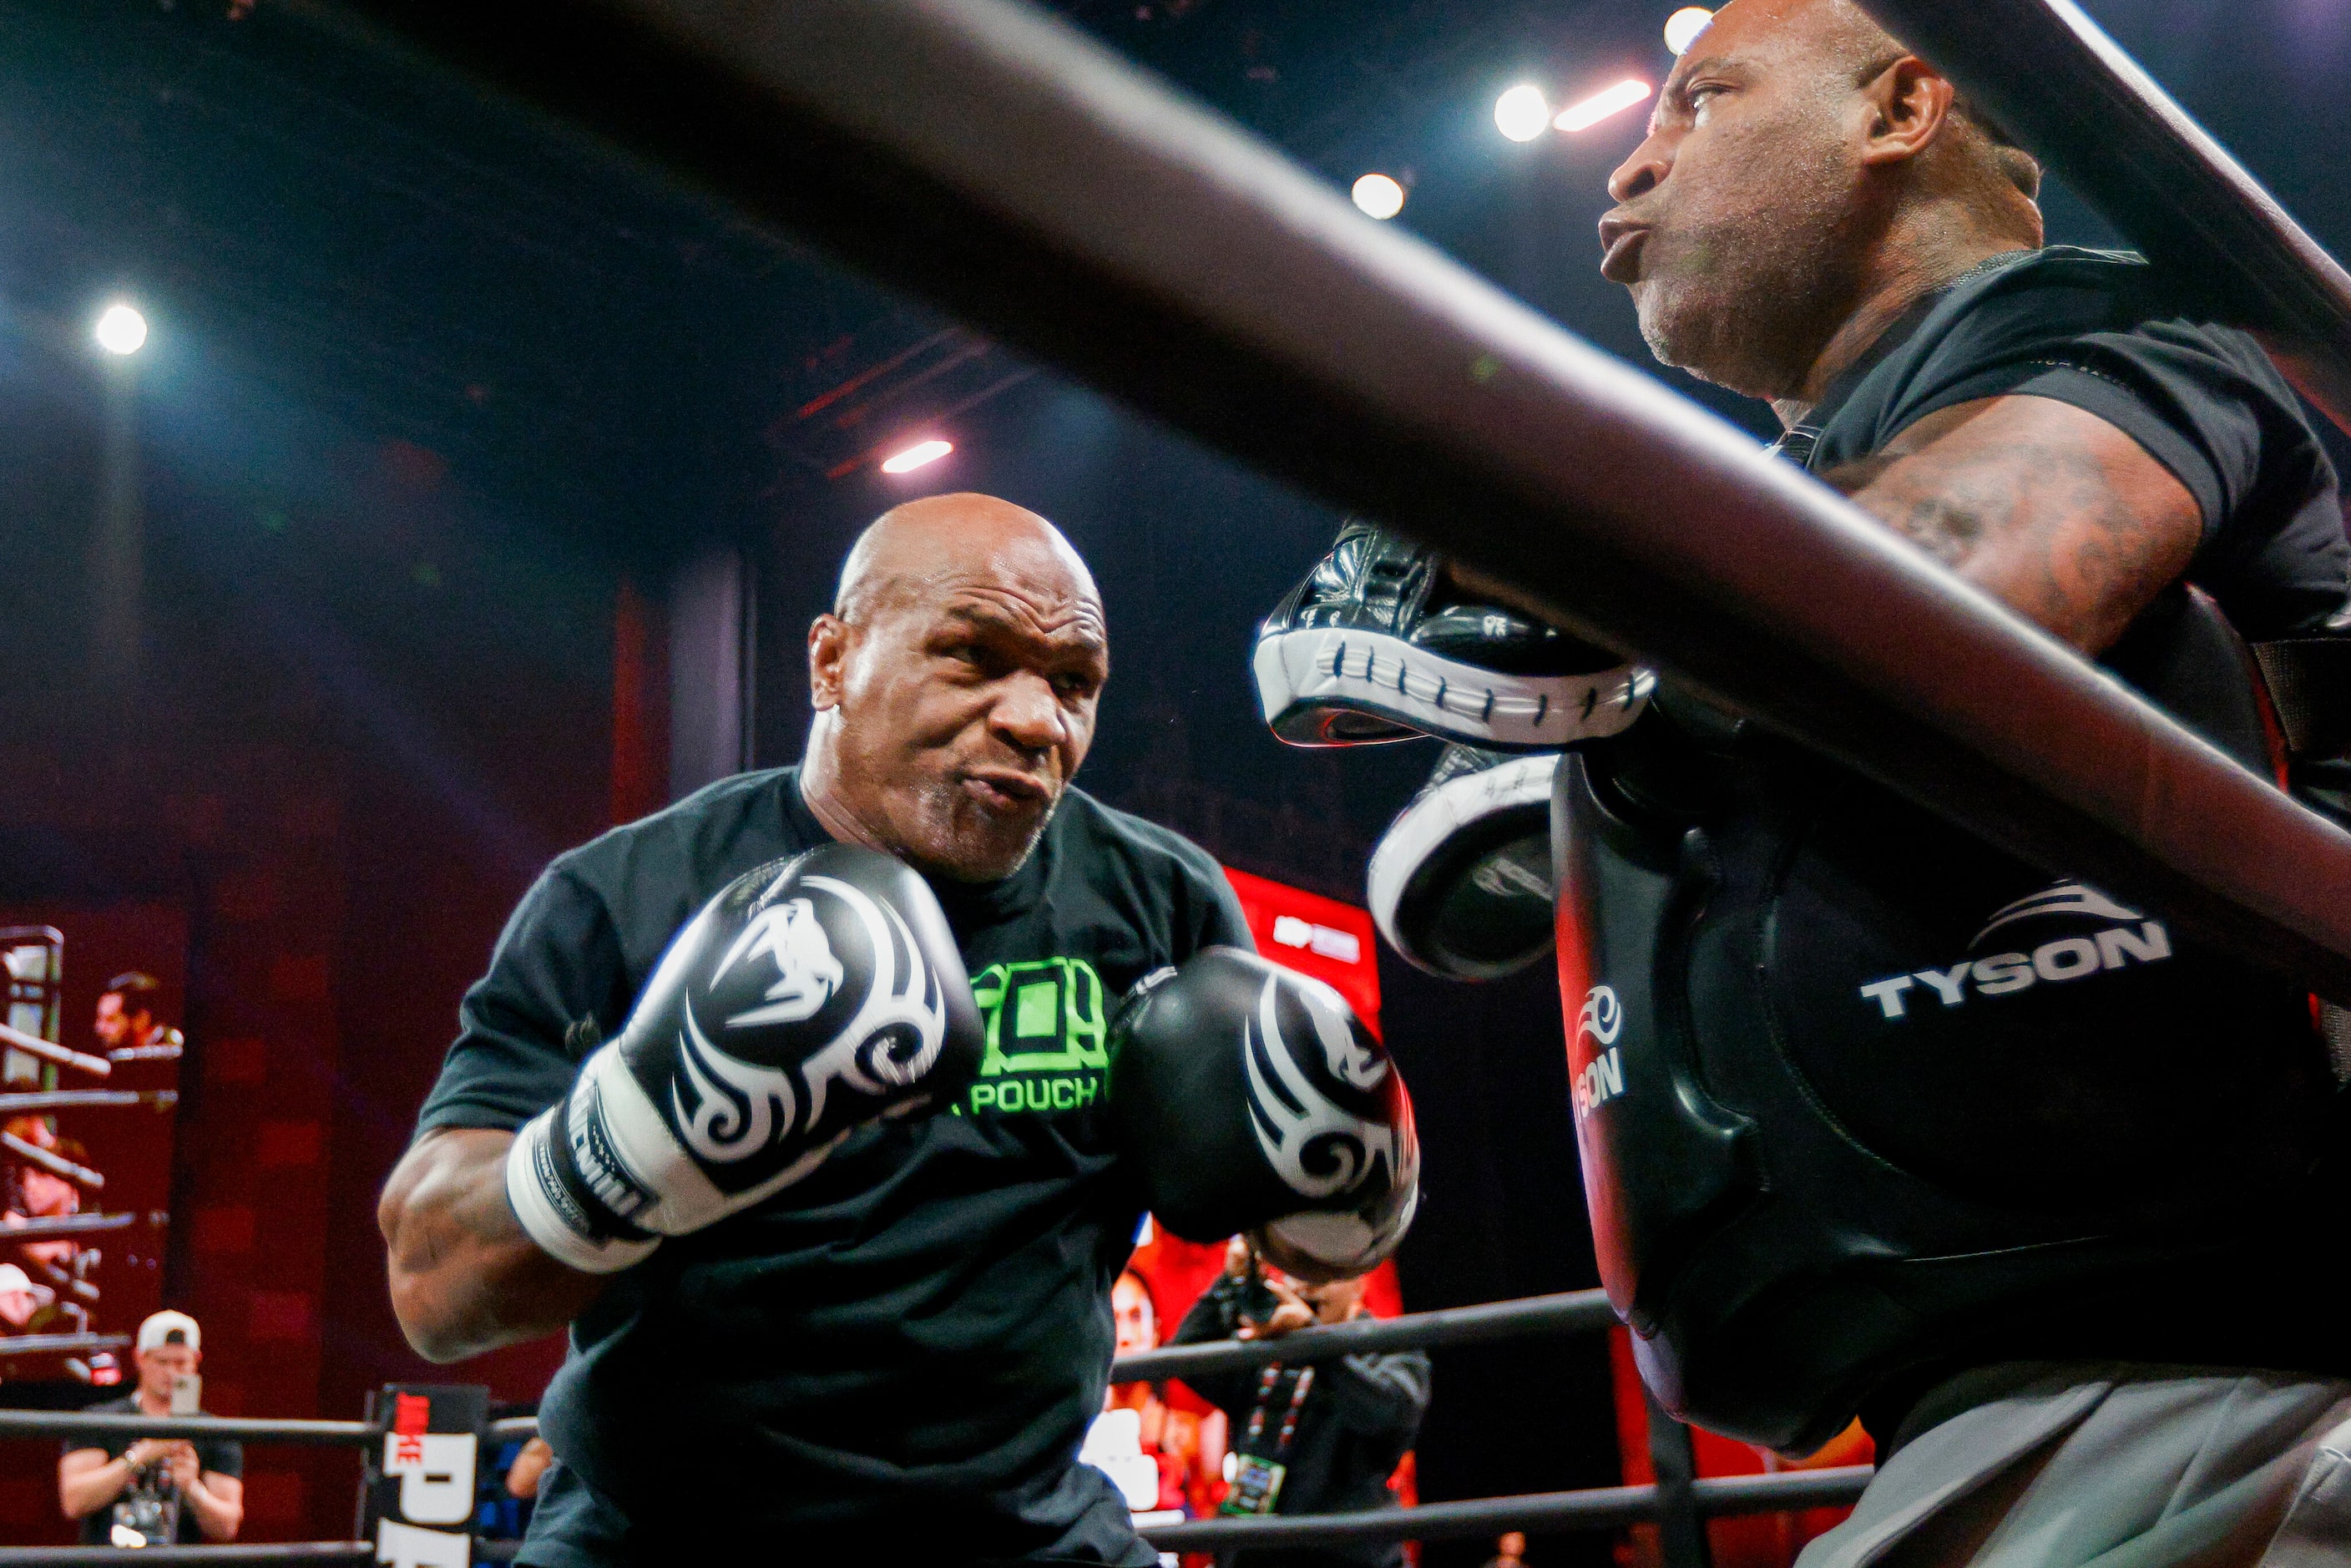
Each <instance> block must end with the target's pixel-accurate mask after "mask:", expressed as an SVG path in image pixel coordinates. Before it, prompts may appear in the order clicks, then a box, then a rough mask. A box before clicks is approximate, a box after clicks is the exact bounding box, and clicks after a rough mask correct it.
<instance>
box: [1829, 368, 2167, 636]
mask: <svg viewBox="0 0 2351 1568" xmlns="http://www.w3.org/2000/svg"><path fill="white" fill-rule="evenodd" d="M1821 477H1822V478H1823V479H1824V480H1825V481H1827V482H1828V483H1829V484H1830V485H1833V486H1835V487H1836V488H1838V489H1840V490H1843V491H1844V492H1845V493H1846V494H1847V495H1849V496H1851V497H1853V499H1854V501H1855V504H1856V505H1858V506H1859V507H1861V508H1862V509H1863V510H1865V511H1866V512H1869V513H1871V514H1873V515H1875V516H1876V517H1879V518H1881V519H1883V520H1884V521H1885V522H1886V524H1888V525H1889V526H1890V527H1892V528H1894V529H1895V531H1896V532H1897V533H1899V534H1901V535H1903V536H1904V537H1905V538H1908V539H1910V540H1911V541H1912V542H1913V543H1915V544H1917V546H1918V547H1919V548H1920V549H1924V550H1926V551H1927V552H1928V554H1929V555H1932V556H1933V557H1935V559H1938V560H1939V561H1941V562H1942V563H1943V564H1944V565H1946V566H1948V567H1949V568H1951V569H1952V570H1954V571H1957V572H1958V573H1959V575H1960V576H1961V577H1964V578H1966V579H1967V580H1969V581H1970V582H1972V583H1974V584H1975V585H1976V586H1977V587H1979V588H1980V589H1983V590H1984V591H1986V592H1988V593H1990V594H1991V596H1992V597H1993V598H1995V599H1998V600H2000V601H2001V602H2002V603H2004V604H2006V605H2007V606H2008V607H2009V608H2010V609H2011V610H2014V611H2015V612H2017V613H2018V614H2020V615H2022V616H2023V617H2024V618H2025V619H2026V620H2028V621H2031V622H2034V623H2035V624H2037V625H2039V626H2040V627H2042V628H2043V630H2045V631H2047V632H2050V633H2052V634H2053V635H2054V636H2056V637H2057V638H2059V639H2060V640H2062V641H2064V642H2065V643H2071V644H2072V645H2073V646H2074V647H2075V648H2077V649H2079V650H2080V651H2082V652H2083V653H2089V654H2093V655H2095V654H2097V653H2103V652H2105V649H2107V648H2108V647H2110V646H2112V645H2113V643H2114V642H2115V640H2116V638H2117V637H2119V636H2121V635H2122V632H2123V629H2124V628H2125V627H2126V626H2127V625H2128V624H2129V623H2130V622H2131V619H2132V617H2134V616H2136V615H2137V613H2138V612H2140V611H2141V610H2143V609H2145V608H2146V607H2147V603H2148V601H2151V600H2152V599H2154V597H2155V596H2156V594H2157V593H2158V591H2161V590H2162V588H2163V587H2164V586H2165V585H2166V584H2167V583H2169V582H2171V581H2172V580H2175V579H2176V578H2178V577H2179V574H2180V573H2181V572H2182V571H2184V570H2187V567H2188V563H2189V559H2190V558H2191V557H2192V556H2193V555H2194V554H2195V553H2196V547H2197V544H2198V542H2199V540H2200V538H2202V534H2203V515H2202V512H2201V510H2200V509H2199V507H2198V506H2197V504H2196V498H2195V497H2193V496H2191V495H2190V494H2189V491H2188V487H2187V486H2185V485H2182V484H2181V483H2180V482H2179V479H2177V478H2176V477H2174V476H2173V475H2172V473H2171V471H2170V470H2169V469H2168V468H2166V467H2165V466H2164V465H2162V464H2160V463H2158V462H2157V461H2156V460H2155V459H2154V458H2153V457H2152V456H2150V455H2147V449H2146V448H2144V447H2142V446H2140V445H2139V444H2138V443H2137V442H2136V441H2133V440H2132V439H2131V438H2130V437H2129V436H2127V435H2126V434H2123V433H2122V431H2120V430H2119V429H2117V428H2116V427H2115V426H2114V425H2112V424H2109V423H2106V422H2105V420H2103V419H2100V418H2099V417H2098V416H2097V415H2095V414H2094V413H2085V412H2084V411H2083V410H2081V409H2078V408H2075V407H2074V406H2073V405H2072V404H2070V403H2063V402H2055V401H2054V400H2053V399H2049V398H2042V397H2031V396H2023V395H2011V396H2005V397H1993V398H1983V399H1980V400H1979V401H1977V402H1966V403H1960V404H1958V405H1957V406H1955V407H1952V408H1947V409H1943V410H1941V411H1939V412H1938V413H1931V414H1928V416H1927V417H1926V418H1924V419H1921V420H1919V421H1917V423H1914V424H1912V425H1911V426H1910V427H1909V428H1908V429H1907V430H1905V431H1904V432H1902V434H1900V435H1898V436H1896V437H1895V439H1894V440H1893V441H1892V442H1890V443H1888V444H1887V445H1886V448H1885V449H1884V450H1883V451H1881V452H1878V453H1876V454H1875V455H1872V456H1870V457H1867V458H1865V459H1863V460H1862V461H1860V462H1857V463H1851V464H1847V465H1844V467H1842V468H1837V469H1834V470H1832V471H1830V472H1828V473H1825V474H1823V475H1822V476H1821Z"/></svg>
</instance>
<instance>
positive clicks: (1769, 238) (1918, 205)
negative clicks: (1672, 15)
mask: <svg viewBox="0 0 2351 1568" xmlns="http://www.w3.org/2000/svg"><path fill="white" fill-rule="evenodd" d="M2039 178H2040V172H2039V169H2038V166H2037V165H2035V164H2034V163H2033V162H2032V159H2031V158H2029V157H2027V156H2026V155H2025V154H2024V153H2023V152H2022V151H2020V150H2019V149H2017V148H2015V147H2013V146H2011V145H2010V144H2009V143H2008V142H2007V141H2006V139H2005V137H2003V136H2002V135H2001V133H2000V132H1999V131H1997V129H1996V128H1993V127H1991V126H1990V124H1989V122H1988V121H1985V120H1982V119H1981V118H1980V117H1979V116H1975V115H1973V114H1971V113H1970V110H1969V109H1968V106H1967V105H1966V104H1965V103H1964V102H1963V101H1962V100H1961V99H1959V93H1958V91H1957V89H1955V88H1954V87H1953V85H1952V84H1951V82H1950V81H1949V78H1946V77H1944V76H1943V75H1942V74H1941V73H1940V72H1938V71H1937V70H1936V69H1935V68H1933V67H1932V66H1931V65H1929V64H1928V63H1927V62H1925V61H1923V60H1921V59H1919V58H1918V57H1917V56H1915V55H1913V54H1911V53H1910V52H1909V51H1908V50H1907V48H1905V47H1903V45H1902V44H1901V43H1900V42H1899V41H1897V40H1896V39H1895V38H1894V37H1891V36H1889V35H1888V34H1887V33H1886V31H1885V30H1884V29H1882V28H1880V27H1879V26H1877V25H1876V23H1875V22H1873V21H1871V20H1870V18H1869V17H1868V16H1866V15H1865V13H1864V12H1862V10H1861V9H1860V8H1859V7H1858V6H1856V5H1853V4H1851V0H1729V4H1727V5H1724V6H1723V7H1722V9H1721V10H1719V11H1718V12H1717V13H1716V14H1715V16H1714V20H1713V21H1712V22H1710V23H1709V24H1708V26H1707V27H1706V28H1705V29H1704V30H1703V31H1702V32H1700V33H1699V34H1698V37H1696V38H1695V39H1694V40H1692V41H1691V43H1690V45H1689V47H1688V48H1687V49H1686V50H1685V51H1684V52H1683V55H1682V57H1681V58H1680V60H1679V61H1677V63H1676V64H1675V67H1674V69H1673V72H1672V74H1671V75H1670V76H1668V77H1667V79H1666V84H1665V86H1664V87H1663V88H1662V89H1659V92H1658V95H1657V104H1656V111H1655V112H1654V113H1653V115H1652V116H1651V118H1650V122H1649V133H1648V136H1647V138H1646V140H1645V141H1643V142H1642V144H1641V145H1640V147H1639V148H1638V149H1636V150H1635V152H1634V153H1633V155H1632V157H1630V158H1629V159H1627V160H1626V161H1625V163H1624V164H1623V165H1622V166H1620V167H1619V168H1618V169H1617V171H1616V172H1615V173H1614V175H1612V176H1611V177H1610V180H1609V192H1610V193H1611V194H1612V195H1614V197H1615V199H1616V203H1617V205H1616V207H1615V208H1614V211H1612V212H1610V213H1609V214H1608V215H1607V217H1606V218H1605V219H1604V220H1603V222H1602V225H1601V243H1602V245H1603V246H1604V248H1605V251H1606V256H1605V258H1604V261H1603V263H1602V268H1601V270H1602V271H1603V272H1604V274H1605V275H1606V276H1607V277H1610V278H1612V279H1614V281H1616V282H1619V283H1622V284H1625V286H1626V287H1628V288H1630V289H1631V290H1632V293H1633V298H1634V303H1635V307H1636V308H1638V309H1639V311H1640V315H1641V329H1642V334H1643V336H1644V337H1646V339H1647V340H1648V341H1649V346H1650V348H1651V349H1652V350H1654V351H1655V352H1656V355H1657V357H1658V358H1659V359H1661V360H1663V361H1666V362H1667V363H1668V364H1675V365H1680V366H1683V367H1685V368H1687V369H1688V370H1690V371H1692V372H1694V373H1696V374H1698V375H1700V376H1703V377H1705V378H1706V379H1708V380H1709V381H1714V382H1720V383H1721V384H1723V385H1725V386H1729V387H1731V388H1732V389H1734V390H1736V391H1740V392H1748V393H1750V394H1751V395H1754V396H1758V397H1765V398H1771V399H1774V400H1785V399H1796V398H1799V397H1800V396H1801V395H1802V393H1803V392H1804V390H1805V389H1806V388H1807V387H1808V386H1811V385H1813V384H1814V383H1816V382H1818V381H1819V380H1821V379H1822V378H1821V376H1820V375H1819V374H1817V373H1816V372H1819V371H1821V370H1822V366H1823V357H1824V356H1826V355H1829V354H1830V353H1831V352H1832V350H1834V349H1835V348H1836V347H1837V345H1838V340H1839V339H1840V335H1845V336H1851V335H1853V329H1856V328H1860V329H1865V330H1863V331H1862V332H1861V333H1860V336H1861V337H1862V339H1863V342H1862V345H1861V346H1863V347H1865V346H1866V340H1867V339H1868V338H1869V337H1872V336H1874V335H1875V331H1874V329H1873V328H1872V323H1875V324H1876V325H1878V326H1882V325H1883V321H1882V320H1880V319H1878V318H1879V316H1880V314H1884V313H1886V312H1890V314H1886V315H1885V319H1890V315H1891V314H1898V313H1899V308H1900V307H1901V306H1902V305H1907V302H1908V301H1909V300H1910V299H1913V298H1917V296H1918V295H1919V294H1921V293H1924V292H1926V291H1927V290H1928V289H1930V288H1932V287H1938V286H1939V285H1940V284H1942V283H1944V282H1946V281H1948V280H1949V278H1951V277H1957V276H1958V275H1959V273H1961V272H1964V271H1966V270H1967V269H1968V268H1969V267H1972V266H1973V265H1975V264H1976V263H1977V262H1979V261H1981V260H1983V259H1985V258H1986V257H1988V256H1992V255H1996V254H1998V253H1999V252H2001V251H2004V250H2016V249H2021V248H2029V247H2031V246H2038V245H2039V244H2040V243H2041V214H2040V212H2039V209H2038V208H2036V207H2035V206H2034V205H2033V204H2032V193H2033V192H2034V190H2035V189H2036V188H2037V186H2038V183H2039Z"/></svg>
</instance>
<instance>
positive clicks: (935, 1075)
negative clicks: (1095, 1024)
mask: <svg viewBox="0 0 2351 1568" xmlns="http://www.w3.org/2000/svg"><path fill="white" fill-rule="evenodd" d="M983 1040H984V1035H983V1032H982V1030H981V1026H980V1021H979V1011H978V1009H977V1007H976V1006H975V1005H974V1003H973V1001H972V995H971V982H970V980H969V979H968V978H967V977H966V975H965V973H964V967H963V958H962V956H961V954H959V953H958V952H957V951H956V942H955V937H954V936H953V934H952V933H950V932H949V931H948V929H947V923H946V915H944V914H943V913H942V912H941V911H940V909H939V905H938V900H937V899H936V898H935V896H934V895H933V894H932V893H931V890H930V889H929V887H927V886H926V885H925V883H924V882H923V879H922V878H921V877H919V876H917V875H916V874H915V873H914V872H913V871H911V870H909V869H908V868H907V867H905V866H904V865H901V864H900V863H899V862H896V861H894V860H892V859H891V858H890V857H889V856H887V855H884V854H881V853H878V852H875V851H872V850H869V849H862V848H859V847H857V846H854V845H849V844H828V845H826V846H824V847H823V848H820V849H816V850H811V851H810V852H808V853H806V854H803V855H800V856H798V857H797V858H795V859H792V860H789V861H778V862H773V863H771V864H768V865H765V866H761V867H760V868H759V869H758V870H757V871H753V872H748V873H745V874H744V875H742V876H740V877H738V878H737V879H736V880H735V881H734V882H732V883H729V884H727V886H726V890H725V891H723V892H722V893H720V894H718V896H717V897H716V898H714V899H712V900H711V901H710V902H709V904H706V905H705V906H704V908H703V910H702V912H701V913H700V914H699V915H695V917H694V918H693V919H692V920H691V921H689V922H687V924H686V925H685V926H684V929H683V930H681V931H680V932H679V933H678V934H677V936H675V937H674V939H673V940H672V941H671V943H670V946H669V950H668V951H667V952H666V953H664V955H663V956H662V959H661V962H660V964H659V965H657V966H656V967H654V969H653V978H652V979H650V980H648V981H647V982H646V983H645V988H644V991H643V995H641V996H640V997H639V998H637V1005H636V1008H635V1009H634V1011H632V1013H631V1014H630V1016H629V1021H628V1023H627V1025H626V1026H625V1027H624V1028H623V1029H622V1031H621V1033H620V1036H619V1038H617V1039H615V1040H611V1041H610V1042H609V1043H607V1044H604V1045H602V1046H600V1047H598V1048H597V1050H596V1051H594V1052H593V1053H591V1054H590V1056H589V1058H588V1060H587V1061H585V1062H584V1063H583V1064H582V1065H581V1067H580V1076H579V1078H578V1079H577V1080H576V1081H575V1082H574V1083H573V1085H572V1088H571V1092H570V1093H569V1094H568V1095H566V1096H565V1097H564V1098H563V1099H562V1100H560V1101H559V1102H558V1103H555V1104H553V1105H551V1106H549V1108H548V1109H547V1110H546V1111H545V1112H543V1113H540V1114H539V1115H538V1117H537V1118H535V1119H534V1120H533V1121H531V1122H530V1123H528V1124H526V1125H525V1126H524V1127H523V1129H522V1131H521V1132H520V1133H518V1134H516V1136H515V1141H514V1146H513V1148H512V1149H511V1150H509V1151H508V1154H507V1166H506V1176H507V1197H508V1198H509V1199H510V1200H511V1201H512V1203H513V1205H514V1211H515V1215H516V1218H518V1219H520V1220H521V1221H522V1226H523V1228H524V1229H525V1230H526V1231H528V1233H529V1235H530V1238H531V1239H532V1240H533V1241H536V1242H537V1243H538V1245H539V1246H540V1247H541V1248H542V1249H545V1250H546V1251H547V1252H549V1254H551V1255H552V1256H553V1257H555V1258H557V1259H559V1260H561V1261H563V1262H565V1263H568V1264H569V1265H571V1267H573V1268H575V1269H581V1270H587V1271H588V1272H590V1273H598V1274H602V1273H611V1272H613V1271H615V1270H620V1269H624V1268H627V1267H628V1266H629V1265H631V1264H632V1263H635V1262H638V1261H639V1260H642V1259H643V1258H644V1257H645V1256H647V1255H648V1254H649V1253H651V1252H652V1251H653V1249H654V1247H655V1246H657V1245H658V1244H659V1242H660V1240H661V1239H662V1238H663V1237H664V1236H682V1235H684V1234H686V1233H687V1232H689V1231H694V1230H699V1229H701V1228H703V1227H705V1226H706V1225H709V1224H711V1223H712V1222H714V1221H716V1220H718V1219H721V1218H725V1217H726V1216H727V1215H730V1214H734V1213H736V1212H737V1211H738V1210H741V1209H744V1208H747V1207H750V1206H751V1205H753V1204H756V1203H758V1202H759V1201H760V1200H761V1199H763V1198H766V1197H768V1196H769V1195H771V1194H773V1193H775V1192H778V1191H779V1190H780V1189H782V1188H784V1187H787V1186H790V1185H791V1184H792V1183H793V1182H795V1181H798V1180H799V1179H800V1178H801V1177H802V1176H806V1175H807V1174H808V1173H809V1172H810V1171H811V1170H813V1169H815V1168H816V1166H818V1165H819V1164H820V1163H821V1162H822V1161H823V1159H824V1158H825V1156H826V1155H829V1154H831V1152H832V1150H833V1149H834V1148H835V1147H836V1146H837V1145H839V1144H840V1143H841V1139H843V1138H845V1137H847V1136H848V1135H849V1134H851V1133H852V1132H853V1131H855V1130H856V1129H857V1128H859V1127H862V1126H863V1125H865V1124H868V1123H871V1122H873V1121H875V1120H877V1119H879V1118H882V1117H885V1116H903V1115H906V1114H908V1113H913V1112H915V1111H918V1110H921V1109H924V1108H925V1107H930V1108H939V1107H944V1106H946V1105H949V1104H952V1103H954V1102H955V1101H956V1098H957V1097H958V1096H959V1095H961V1093H962V1092H963V1091H964V1089H965V1088H966V1087H967V1086H968V1085H969V1083H970V1082H971V1081H972V1079H973V1078H974V1077H975V1076H976V1075H977V1071H978V1066H979V1061H980V1055H981V1051H982V1049H983Z"/></svg>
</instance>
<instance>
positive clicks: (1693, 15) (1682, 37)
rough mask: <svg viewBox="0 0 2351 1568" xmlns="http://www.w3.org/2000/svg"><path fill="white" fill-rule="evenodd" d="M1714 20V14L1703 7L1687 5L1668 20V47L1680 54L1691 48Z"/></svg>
mask: <svg viewBox="0 0 2351 1568" xmlns="http://www.w3.org/2000/svg"><path fill="white" fill-rule="evenodd" d="M1713 20H1714V13H1713V12H1711V11H1709V10H1708V9H1707V8H1706V7H1705V6H1703V5H1685V6H1683V7H1682V8H1681V9H1680V10H1678V11H1677V12H1675V13H1674V14H1673V15H1672V16H1668V17H1667V18H1666V47H1667V48H1669V49H1671V50H1673V52H1674V53H1676V54H1677V55H1678V54H1680V53H1681V52H1682V51H1683V50H1684V49H1687V48H1688V47H1690V45H1691V43H1692V42H1694V41H1695V40H1696V39H1697V37H1698V35H1699V34H1700V33H1703V32H1705V31H1706V25H1707V24H1708V22H1711V21H1713Z"/></svg>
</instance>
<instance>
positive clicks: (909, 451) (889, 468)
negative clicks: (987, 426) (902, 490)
mask: <svg viewBox="0 0 2351 1568" xmlns="http://www.w3.org/2000/svg"><path fill="white" fill-rule="evenodd" d="M954 450H955V443H954V442H952V441H918V442H916V443H914V445H912V446H909V447H908V448H906V450H904V452H899V453H893V455H890V456H888V457H885V458H883V460H882V472H883V473H884V474H912V473H913V472H914V470H915V469H917V468H920V467H922V466H924V465H925V464H930V463H936V462H937V461H938V460H939V459H940V458H942V457H945V456H946V455H947V454H948V453H950V452H953V451H954Z"/></svg>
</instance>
